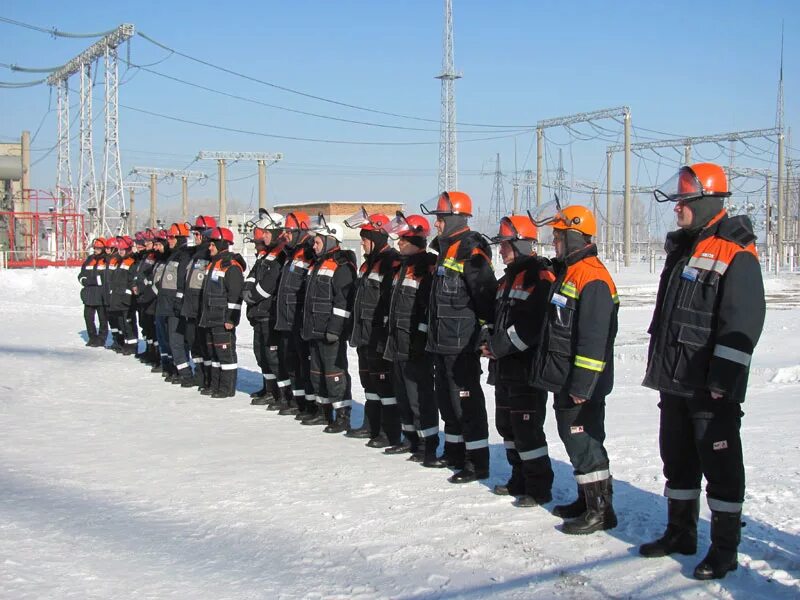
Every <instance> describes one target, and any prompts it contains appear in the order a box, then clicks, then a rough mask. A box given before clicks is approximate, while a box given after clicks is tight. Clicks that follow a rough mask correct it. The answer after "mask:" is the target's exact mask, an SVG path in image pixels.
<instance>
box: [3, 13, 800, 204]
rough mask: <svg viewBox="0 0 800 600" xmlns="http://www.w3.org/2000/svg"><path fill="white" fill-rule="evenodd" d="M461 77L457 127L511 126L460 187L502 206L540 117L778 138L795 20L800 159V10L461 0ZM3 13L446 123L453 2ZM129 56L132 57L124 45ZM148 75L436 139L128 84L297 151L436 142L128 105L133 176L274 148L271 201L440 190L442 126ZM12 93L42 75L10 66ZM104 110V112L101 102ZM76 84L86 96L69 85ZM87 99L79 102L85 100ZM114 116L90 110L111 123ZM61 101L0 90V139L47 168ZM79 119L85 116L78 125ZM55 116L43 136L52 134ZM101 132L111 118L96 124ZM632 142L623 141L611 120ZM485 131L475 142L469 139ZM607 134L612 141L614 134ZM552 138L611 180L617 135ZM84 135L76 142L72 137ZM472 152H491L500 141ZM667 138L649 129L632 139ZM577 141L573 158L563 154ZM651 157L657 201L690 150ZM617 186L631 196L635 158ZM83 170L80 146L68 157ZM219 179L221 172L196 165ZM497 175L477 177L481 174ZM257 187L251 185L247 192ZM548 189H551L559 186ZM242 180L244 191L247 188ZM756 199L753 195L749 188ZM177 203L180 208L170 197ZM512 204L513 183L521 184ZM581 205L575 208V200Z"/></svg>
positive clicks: (760, 155) (142, 77)
mask: <svg viewBox="0 0 800 600" xmlns="http://www.w3.org/2000/svg"><path fill="white" fill-rule="evenodd" d="M453 4H454V15H455V16H454V21H455V63H456V68H457V69H458V70H459V71H461V72H463V75H464V78H463V79H461V80H459V81H458V82H457V84H456V99H457V100H456V102H457V114H458V120H459V121H461V122H464V123H479V124H496V125H512V126H514V127H513V128H512V129H514V130H515V132H516V135H513V134H510V133H509V132H508V129H505V128H501V131H502V132H503V133H497V132H493V131H492V130H491V129H487V128H476V127H469V126H463V127H462V129H463V130H471V131H472V132H469V133H467V132H466V131H464V132H462V133H460V138H459V141H460V144H459V169H460V178H459V183H460V185H459V187H460V188H462V189H463V190H465V191H467V192H470V193H472V194H473V196H474V197H475V199H476V200H477V201H479V202H481V203H483V204H484V205H488V201H489V197H490V195H491V187H492V182H493V177H492V171H493V170H494V157H495V154H496V153H498V152H499V153H500V154H501V160H502V163H503V169H504V171H505V172H506V174H507V176H508V178H509V179H510V177H511V176H512V173H511V172H512V171H513V169H514V150H515V146H516V150H517V165H518V168H519V169H520V170H522V169H525V168H535V152H533V153H531V152H530V151H531V146H532V143H533V141H534V135H533V133H532V131H525V132H519V127H518V126H534V125H535V123H536V121H538V120H540V119H544V118H550V117H557V116H562V115H568V114H571V113H574V112H583V111H590V110H595V109H601V108H607V107H613V106H617V105H622V104H625V105H628V106H630V107H631V109H632V114H633V123H634V126H635V127H637V128H648V129H653V130H659V131H663V132H669V133H672V134H676V135H704V134H713V133H721V132H726V131H733V130H739V129H758V128H767V127H772V126H774V124H775V112H776V95H777V80H778V66H779V53H780V31H781V22H782V21H783V22H784V23H785V36H786V38H785V50H784V56H785V58H784V86H785V92H784V93H785V99H786V101H785V107H786V125H787V126H789V127H792V133H793V136H794V138H793V140H792V141H791V145H792V146H793V147H795V148H800V140H798V137H800V127H798V125H800V123H799V122H798V120H797V118H798V115H797V106H798V102H797V100H798V98H799V97H800V83H798V65H797V57H798V56H800V40H798V32H800V3H798V2H796V1H793V0H785V1H771V2H763V1H762V2H758V1H755V0H753V1H730V2H722V1H719V2H701V1H694V2H687V1H682V0H681V1H670V2H666V1H650V2H634V1H628V2H619V1H613V2H588V1H587V2H569V1H561V2H544V1H543V2H534V1H532V0H529V1H524V0H505V1H502V0H500V1H497V2H487V1H484V0H454V1H453ZM0 15H2V16H4V17H8V18H12V19H17V20H19V21H24V22H28V23H33V24H35V25H38V26H42V27H57V28H58V29H60V30H62V31H69V32H92V31H104V30H107V29H111V28H113V27H115V26H116V25H118V24H119V23H122V22H130V23H133V24H134V25H135V26H136V28H137V30H139V31H142V32H144V33H146V34H148V35H149V36H151V37H153V38H155V39H157V40H159V41H161V42H163V43H164V44H167V45H168V46H171V47H173V48H175V49H177V50H180V51H181V52H184V53H186V54H189V55H192V56H194V57H197V58H201V59H205V60H208V61H211V62H213V63H216V64H218V65H222V66H225V67H227V68H230V69H233V70H236V71H240V72H242V73H245V74H248V75H252V76H254V77H257V78H260V79H263V80H266V81H269V82H272V83H275V84H278V85H281V86H285V87H289V88H293V89H296V90H300V91H303V92H306V93H309V94H313V95H317V96H322V97H326V98H330V99H334V100H337V101H341V102H344V103H348V104H354V105H359V106H364V107H371V108H374V109H377V110H381V111H386V112H394V113H402V114H404V115H412V116H418V117H422V118H426V119H432V120H434V121H436V120H438V118H439V106H440V104H439V99H440V84H439V81H438V80H436V79H434V76H435V75H437V74H438V73H439V71H440V69H441V54H442V51H441V44H442V28H443V2H441V1H440V0H406V1H402V2H399V1H398V2H390V1H384V0H361V1H356V0H339V1H335V2H334V1H322V0H317V1H310V0H294V1H292V2H274V1H263V2H247V3H244V2H239V3H230V4H228V5H227V6H226V5H225V4H224V3H220V2H206V1H202V2H192V3H183V2H163V1H162V2H147V1H140V2H135V3H133V2H131V3H110V2H45V1H40V0H29V1H27V2H13V3H12V2H6V3H4V4H3V8H2V9H0ZM0 35H2V39H3V43H2V46H0V62H3V63H9V64H18V65H22V66H30V67H44V66H54V65H59V64H62V63H63V62H65V61H66V60H67V59H69V58H71V57H73V56H74V55H76V54H77V53H78V52H80V51H81V50H82V49H83V48H84V47H86V46H87V45H88V44H89V43H90V41H91V40H81V39H79V40H72V39H53V38H51V37H50V36H48V35H45V34H43V33H37V32H34V31H30V30H27V29H22V28H19V27H15V26H12V25H8V24H5V23H0ZM121 54H122V55H123V56H127V49H125V48H123V49H122V52H121ZM130 56H131V60H132V61H133V62H134V63H137V64H140V65H147V64H151V63H154V62H157V61H161V60H162V59H166V60H163V62H159V63H158V64H157V65H154V66H152V67H150V68H152V69H154V70H157V71H159V72H161V73H165V74H169V75H171V76H176V77H180V78H182V79H186V80H189V81H192V82H195V83H198V84H202V85H205V86H208V87H213V88H217V89H221V90H225V91H227V92H229V93H232V94H236V95H240V96H245V97H248V98H251V99H255V100H257V101H260V102H263V103H269V104H275V105H281V106H284V107H287V108H291V109H295V110H302V111H308V112H314V113H318V114H323V115H327V116H331V117H337V118H344V119H351V120H360V121H369V122H374V123H380V124H383V125H393V126H403V127H412V128H421V129H424V131H409V130H402V129H390V128H380V127H374V126H366V125H358V124H352V123H342V122H337V121H334V120H330V119H320V118H314V117H310V116H304V115H299V114H293V113H291V112H287V111H282V110H277V109H273V108H267V107H264V106H262V105H258V104H254V103H248V102H242V101H238V100H234V99H230V98H224V97H221V96H218V95H215V94H211V93H208V92H205V91H201V90H197V89H193V88H190V87H187V86H185V85H182V84H178V83H174V82H170V81H168V80H165V79H163V78H161V77H158V76H156V75H154V74H151V73H147V72H143V71H137V70H136V69H127V70H126V68H125V67H123V68H122V69H121V74H123V75H122V77H123V81H124V82H125V83H124V84H123V85H122V87H121V90H120V102H121V103H122V104H124V105H128V106H133V107H137V108H140V109H145V110H149V111H153V112H158V113H163V114H167V115H172V116H176V117H180V118H184V119H189V120H194V121H200V122H205V123H210V124H215V125H219V126H223V127H229V128H239V129H246V130H252V131H258V132H263V133H270V134H276V135H280V136H291V137H309V138H319V139H329V140H351V141H373V142H426V144H422V145H403V146H398V145H395V146H384V145H344V144H327V143H319V142H305V141H292V140H284V139H271V138H269V137H259V136H254V135H246V134H240V133H231V132H225V131H217V130H212V129H207V128H202V127H198V126H192V125H186V124H181V123H176V122H172V121H168V120H164V119H161V118H157V117H153V116H148V115H144V114H141V113H137V112H132V111H131V110H129V109H120V123H121V124H120V140H121V146H122V149H123V171H124V172H126V173H127V171H129V170H130V168H131V167H133V166H134V165H147V166H163V167H176V168H183V167H186V166H187V165H188V164H189V163H190V162H191V161H192V160H193V158H194V156H195V155H196V154H197V152H198V150H200V149H208V150H260V151H273V152H275V151H279V152H283V153H284V155H285V157H286V158H285V160H284V162H283V163H282V164H280V165H276V166H275V167H272V168H271V169H270V185H269V200H270V203H273V202H274V203H290V202H293V201H297V202H308V201H312V200H355V201H365V202H367V201H384V200H386V201H396V202H407V203H409V204H410V205H416V204H417V203H418V202H419V201H421V200H424V199H425V198H428V197H430V196H432V195H434V194H435V193H436V188H437V168H438V139H439V133H438V124H437V123H436V122H426V121H415V120H409V119H400V118H394V117H388V116H386V115H381V114H374V113H369V112H364V111H359V110H353V109H348V108H344V107H341V106H337V105H334V104H330V103H325V102H320V101H317V100H312V99H309V98H304V97H301V96H298V95H295V94H290V93H287V92H284V91H280V90H277V89H275V88H271V87H268V86H265V85H261V84H257V83H254V82H248V81H245V80H243V79H241V78H237V77H234V76H231V75H226V74H224V73H222V72H220V71H217V70H213V69H209V68H207V67H203V66H201V65H199V64H197V63H194V62H191V61H188V60H186V59H184V58H181V57H179V56H175V55H173V56H171V57H170V56H168V53H167V52H166V51H164V50H162V49H160V48H157V47H156V46H154V45H152V44H151V43H149V42H148V41H146V40H144V39H142V38H139V37H137V38H134V40H133V41H132V43H131V46H130ZM0 71H2V76H0V80H3V81H26V80H31V79H37V78H39V77H40V76H39V75H32V74H20V73H13V72H11V71H9V70H7V69H0ZM99 84H100V81H99V80H98V87H97V88H95V97H96V98H101V97H102V86H101V85H99ZM72 87H73V88H77V80H75V81H74V82H73V83H72ZM75 99H76V98H73V101H75ZM101 106H102V105H101V103H100V102H96V104H95V110H96V111H99V110H100V107H101ZM49 107H52V108H53V109H54V108H55V97H53V98H52V99H51V97H50V91H49V88H48V87H47V86H44V85H42V86H38V87H35V88H31V89H24V90H9V89H2V90H0V111H1V112H0V114H2V115H3V117H2V121H1V122H0V136H2V139H3V140H4V141H5V140H9V139H12V138H17V137H18V135H19V132H20V131H21V130H23V129H29V130H31V131H32V132H34V131H36V130H37V128H38V127H39V125H40V123H42V126H41V129H40V130H39V133H38V135H37V137H36V140H35V142H34V144H33V147H34V149H35V152H34V154H33V158H34V159H37V158H40V157H42V156H43V155H44V154H45V151H46V150H47V149H49V148H50V147H52V146H53V144H54V143H55V139H56V119H55V112H54V111H52V112H49V113H48V108H49ZM73 114H76V113H73ZM43 118H44V120H43ZM101 119H102V118H101ZM101 119H100V120H98V127H97V128H96V130H95V132H96V133H95V135H96V138H97V139H96V143H97V148H98V149H97V150H96V159H97V168H98V172H100V169H101V165H102V160H101V156H102V154H101V152H100V149H101V138H102V127H100V126H99V125H100V123H101V122H102V121H101ZM598 124H599V125H602V126H603V127H608V128H610V129H611V130H612V131H611V132H610V133H609V132H603V134H604V135H605V136H606V137H610V138H613V139H616V138H617V137H619V139H620V140H621V131H622V128H621V126H620V125H619V124H617V123H615V122H613V121H606V122H599V123H598ZM476 130H478V132H476V133H473V132H474V131H476ZM601 131H602V130H601ZM576 132H577V134H575V135H571V134H570V132H568V131H565V130H563V129H559V130H555V129H554V130H549V131H548V138H549V139H550V140H551V141H550V142H548V145H547V165H548V167H549V168H550V169H551V170H552V169H554V167H555V166H556V164H557V161H558V149H559V148H561V149H562V156H563V162H564V167H565V169H566V170H567V171H568V174H567V178H568V179H572V178H575V179H580V180H596V181H601V182H604V180H605V147H606V146H607V145H608V144H609V143H611V141H609V139H595V140H587V141H584V140H581V139H578V137H577V136H580V137H592V136H594V135H596V134H597V133H598V132H597V130H595V129H593V128H592V127H590V126H588V125H582V126H578V127H577V128H576ZM75 133H77V126H76V127H75V128H74V129H73V134H75ZM498 136H502V137H500V138H499V139H492V140H483V141H469V140H474V139H476V138H489V137H493V138H497V137H498ZM646 137H657V135H656V134H653V133H651V132H647V131H644V130H642V129H637V130H636V137H635V138H634V141H637V140H644V139H646ZM557 144H564V145H561V146H559V145H557ZM775 149H776V145H775V144H774V143H772V142H770V141H768V140H763V139H759V140H755V141H753V143H752V146H751V147H750V148H744V147H740V148H738V151H739V152H741V154H740V155H737V156H736V158H735V162H736V164H738V165H740V166H749V167H762V168H763V167H766V166H768V165H769V163H770V162H771V163H772V165H773V167H774V166H775V162H776V161H775V154H776V151H775ZM697 152H698V154H697V155H696V156H697V157H704V158H707V159H713V158H718V159H719V160H720V161H722V162H724V163H726V164H727V162H728V152H727V150H726V149H725V148H720V147H717V146H705V147H698V148H697ZM662 153H663V155H664V157H665V158H661V157H659V156H658V155H655V154H647V155H645V156H646V159H647V160H640V159H636V162H635V164H634V183H639V184H640V185H651V184H654V183H656V182H657V180H663V179H666V178H667V177H668V174H669V173H670V172H671V171H673V170H674V168H675V166H676V164H677V163H676V162H675V161H677V160H678V158H679V154H678V153H676V152H673V151H669V150H666V151H662ZM792 155H793V157H794V158H800V152H797V151H793V152H792ZM617 164H618V165H619V167H618V168H617V169H616V170H615V175H614V179H615V183H618V182H619V181H620V180H621V176H622V169H621V160H620V161H619V162H618V163H617ZM73 165H74V167H75V168H77V150H75V151H74V153H73ZM191 168H193V169H197V168H203V169H206V170H207V171H208V172H209V173H215V169H216V167H215V165H214V164H213V163H194V164H193V165H191ZM482 171H483V172H484V173H486V175H481V172H482ZM255 172H256V169H255V165H254V164H252V163H239V164H235V165H232V166H231V167H230V168H229V177H230V179H231V182H230V183H229V186H228V189H229V195H230V196H232V197H233V198H234V199H238V200H240V201H242V202H243V203H244V205H245V206H246V205H247V204H248V203H249V202H250V201H251V198H255V197H256V191H255V188H256V185H257V181H256V178H255ZM248 176H250V177H248ZM552 177H553V175H552V173H549V174H548V178H552ZM54 179H55V153H54V152H53V153H52V154H50V155H49V156H48V157H46V158H44V159H43V160H42V161H41V162H40V163H38V164H37V165H36V166H35V167H34V172H33V183H34V185H35V186H37V187H42V188H45V187H50V186H52V185H53V183H54ZM234 179H237V181H233V180H234ZM742 185H743V187H747V186H751V187H754V188H755V187H758V185H756V184H755V183H751V184H748V183H742ZM160 190H161V191H162V192H163V193H164V194H165V195H166V196H165V197H164V199H163V200H162V202H164V203H169V202H177V201H178V195H179V186H178V185H177V184H169V183H164V184H163V185H162V186H161V187H160ZM192 194H193V195H195V196H197V197H216V183H215V182H211V183H209V184H208V185H207V186H206V187H205V188H202V187H199V186H197V187H195V188H193V189H192ZM168 195H173V197H172V198H171V199H170V198H169V197H168ZM506 196H507V197H508V198H510V196H511V186H510V185H509V184H507V185H506ZM580 199H581V198H580V197H578V196H576V197H574V198H573V200H575V201H577V200H580Z"/></svg>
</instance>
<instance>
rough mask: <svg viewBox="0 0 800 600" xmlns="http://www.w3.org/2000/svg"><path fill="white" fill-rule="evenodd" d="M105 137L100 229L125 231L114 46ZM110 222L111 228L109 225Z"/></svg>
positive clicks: (109, 55) (108, 64)
mask: <svg viewBox="0 0 800 600" xmlns="http://www.w3.org/2000/svg"><path fill="white" fill-rule="evenodd" d="M105 77H106V79H105V91H106V140H105V153H104V154H105V160H104V162H103V193H102V196H101V202H100V224H101V231H103V232H105V233H110V232H113V233H116V234H117V235H124V234H127V233H128V231H127V219H126V218H125V217H124V213H125V194H124V191H123V187H122V160H121V158H120V153H119V77H118V70H117V49H116V48H111V47H108V46H107V47H106V55H105ZM112 225H113V227H112Z"/></svg>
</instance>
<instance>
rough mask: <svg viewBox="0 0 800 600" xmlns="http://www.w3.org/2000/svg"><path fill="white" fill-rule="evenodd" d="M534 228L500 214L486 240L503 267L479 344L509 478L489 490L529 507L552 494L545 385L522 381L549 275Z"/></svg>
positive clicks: (543, 308) (526, 375)
mask: <svg viewBox="0 0 800 600" xmlns="http://www.w3.org/2000/svg"><path fill="white" fill-rule="evenodd" d="M538 238H539V232H538V228H537V227H536V224H535V223H534V222H533V220H532V219H531V218H530V217H529V216H527V215H525V216H523V215H512V216H508V217H503V218H502V219H501V220H500V228H499V232H498V234H497V235H496V236H495V237H494V238H492V241H493V242H494V243H496V244H499V245H500V256H501V257H502V259H503V263H504V264H505V265H506V271H505V274H504V275H503V277H501V278H500V281H499V283H498V286H497V299H496V304H495V318H494V329H493V331H492V334H491V335H490V336H488V337H487V338H486V341H485V343H484V344H483V345H482V346H481V350H482V351H483V354H484V356H487V357H489V358H490V359H491V361H490V362H489V383H490V384H494V386H495V426H496V427H497V431H498V432H499V433H500V435H502V436H503V442H504V444H505V448H506V458H507V459H508V462H509V464H510V465H511V478H510V479H509V480H508V482H507V483H506V484H504V485H496V486H494V493H495V494H498V495H501V496H505V495H510V496H516V500H515V501H514V504H515V505H516V506H520V507H534V506H539V505H541V504H545V503H546V502H550V500H552V494H551V487H552V485H553V467H552V465H551V464H550V456H549V455H548V452H547V438H546V437H545V433H544V421H545V416H546V414H547V391H545V390H543V389H539V388H535V387H533V386H531V385H530V384H529V383H528V380H529V379H530V375H531V362H532V360H533V356H534V352H535V350H536V347H537V346H538V342H539V338H540V337H541V333H542V325H543V323H544V315H545V314H546V312H547V302H548V300H549V298H550V286H551V285H552V283H553V281H555V275H554V274H553V269H552V267H551V265H550V261H549V260H547V259H546V258H542V257H539V256H537V255H536V243H537V241H538Z"/></svg>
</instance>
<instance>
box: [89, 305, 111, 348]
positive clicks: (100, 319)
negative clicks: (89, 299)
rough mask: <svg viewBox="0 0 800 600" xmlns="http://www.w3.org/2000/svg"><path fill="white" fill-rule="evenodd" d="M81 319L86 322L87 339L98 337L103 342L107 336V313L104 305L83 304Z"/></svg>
mask: <svg viewBox="0 0 800 600" xmlns="http://www.w3.org/2000/svg"><path fill="white" fill-rule="evenodd" d="M95 317H97V325H95V322H94V320H95ZM83 320H84V321H85V323H86V335H88V336H89V339H90V340H91V339H92V338H99V339H100V341H102V342H103V343H104V344H105V343H106V337H107V336H108V314H107V313H106V307H105V306H84V307H83Z"/></svg>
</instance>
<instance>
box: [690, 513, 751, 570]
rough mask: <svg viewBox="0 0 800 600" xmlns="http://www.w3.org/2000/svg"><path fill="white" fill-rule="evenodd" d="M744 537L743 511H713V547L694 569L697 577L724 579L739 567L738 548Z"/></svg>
mask: <svg viewBox="0 0 800 600" xmlns="http://www.w3.org/2000/svg"><path fill="white" fill-rule="evenodd" d="M741 538H742V513H741V512H735V513H731V512H719V511H716V510H712V511H711V547H710V548H709V549H708V554H706V557H705V558H704V559H703V560H702V561H701V562H700V564H699V565H697V566H696V567H695V569H694V577H695V579H702V580H706V579H722V578H723V577H725V575H726V574H727V573H728V572H729V571H735V570H736V569H737V568H739V562H738V555H737V552H738V549H739V542H740V540H741Z"/></svg>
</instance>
